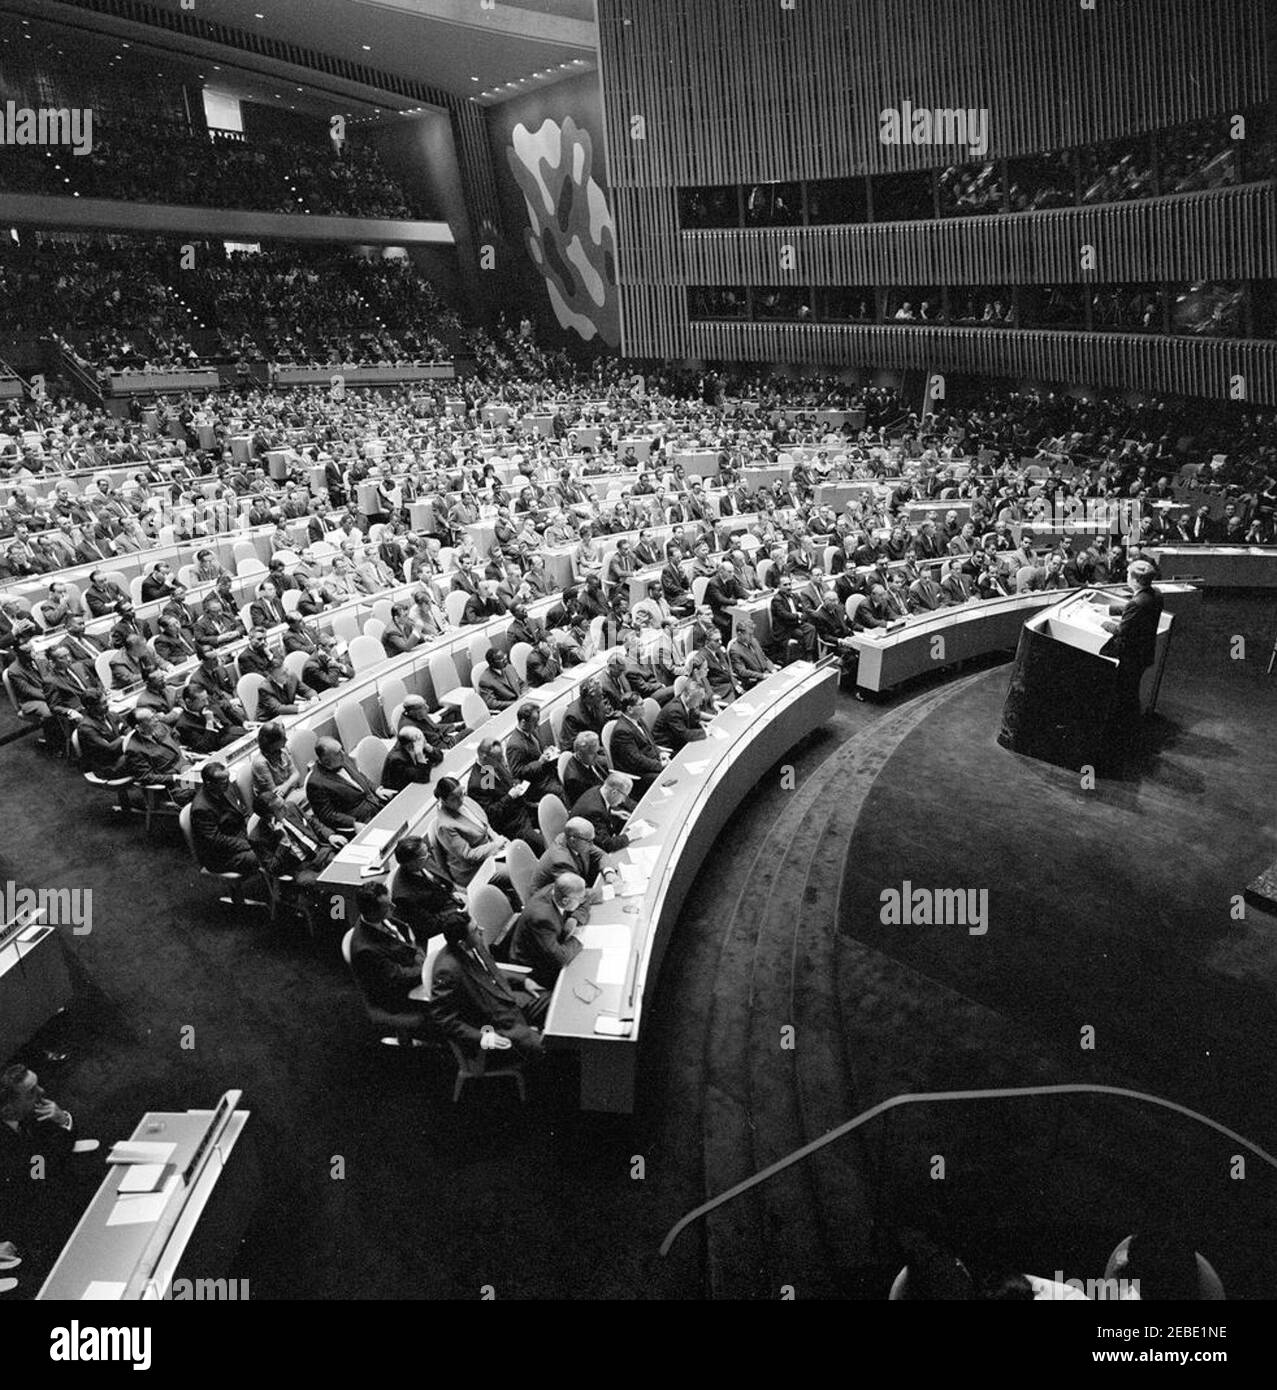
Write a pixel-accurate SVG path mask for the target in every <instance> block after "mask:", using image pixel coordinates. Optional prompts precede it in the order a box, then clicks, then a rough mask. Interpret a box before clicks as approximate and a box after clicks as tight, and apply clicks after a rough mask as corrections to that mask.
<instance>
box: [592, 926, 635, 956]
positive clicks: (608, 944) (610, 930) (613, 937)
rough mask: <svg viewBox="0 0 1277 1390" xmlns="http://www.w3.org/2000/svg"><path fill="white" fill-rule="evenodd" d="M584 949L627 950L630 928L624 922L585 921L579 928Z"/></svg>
mask: <svg viewBox="0 0 1277 1390" xmlns="http://www.w3.org/2000/svg"><path fill="white" fill-rule="evenodd" d="M579 939H580V942H581V949H582V950H584V951H604V952H607V951H628V950H629V949H630V929H629V927H628V926H627V925H626V924H625V923H624V922H587V923H586V924H585V926H583V927H582V928H581V935H580V938H579Z"/></svg>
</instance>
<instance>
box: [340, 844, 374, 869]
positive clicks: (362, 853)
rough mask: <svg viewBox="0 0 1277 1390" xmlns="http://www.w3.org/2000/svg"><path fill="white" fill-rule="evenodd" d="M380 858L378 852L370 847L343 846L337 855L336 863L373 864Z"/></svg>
mask: <svg viewBox="0 0 1277 1390" xmlns="http://www.w3.org/2000/svg"><path fill="white" fill-rule="evenodd" d="M380 858H381V855H380V854H379V853H378V851H377V850H375V849H372V848H371V847H370V846H368V845H343V846H342V847H341V849H339V850H338V851H337V854H336V862H337V863H339V864H359V865H364V864H371V863H372V862H373V860H379V859H380Z"/></svg>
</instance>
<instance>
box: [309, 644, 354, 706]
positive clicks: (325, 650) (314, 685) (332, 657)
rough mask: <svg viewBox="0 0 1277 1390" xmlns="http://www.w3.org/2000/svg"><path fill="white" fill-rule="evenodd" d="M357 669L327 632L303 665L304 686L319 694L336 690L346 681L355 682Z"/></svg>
mask: <svg viewBox="0 0 1277 1390" xmlns="http://www.w3.org/2000/svg"><path fill="white" fill-rule="evenodd" d="M354 676H355V669H354V667H353V666H351V664H350V660H349V658H348V657H346V656H344V655H342V653H341V652H339V651H338V650H337V639H336V638H335V637H333V636H332V635H331V634H330V633H327V632H325V633H324V634H323V635H322V636H321V637H320V639H319V643H318V647H317V649H316V650H315V651H314V652H312V653H311V654H310V655H309V656H308V657H307V658H306V660H305V662H304V664H303V665H302V684H303V685H305V686H308V687H309V688H310V689H311V690H314V691H316V692H317V693H319V692H322V691H325V690H335V689H336V688H337V687H338V686H339V685H341V684H342V683H343V682H344V681H348V680H353V679H354Z"/></svg>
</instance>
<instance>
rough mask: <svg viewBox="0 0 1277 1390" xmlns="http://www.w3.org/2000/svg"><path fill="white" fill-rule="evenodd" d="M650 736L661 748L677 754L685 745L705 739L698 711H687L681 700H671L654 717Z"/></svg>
mask: <svg viewBox="0 0 1277 1390" xmlns="http://www.w3.org/2000/svg"><path fill="white" fill-rule="evenodd" d="M652 736H653V737H654V738H655V739H656V741H657V743H659V744H660V745H661V746H662V747H663V748H672V749H673V750H674V752H675V753H677V752H678V750H679V749H680V748H682V747H684V746H685V745H686V744H688V743H695V742H696V741H697V740H698V739H702V738H704V737H705V730H704V729H703V728H701V716H700V711H699V710H696V711H693V710H689V709H688V708H687V706H686V705H684V704H683V702H682V700H671V701H670V702H669V704H667V705H666V706H665V707H664V709H662V710H661V712H660V714H658V715H657V716H656V723H655V725H654V726H653V728H652Z"/></svg>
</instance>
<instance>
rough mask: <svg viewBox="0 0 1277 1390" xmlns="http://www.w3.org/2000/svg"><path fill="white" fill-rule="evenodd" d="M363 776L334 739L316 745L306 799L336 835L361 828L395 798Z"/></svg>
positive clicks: (321, 740) (391, 793)
mask: <svg viewBox="0 0 1277 1390" xmlns="http://www.w3.org/2000/svg"><path fill="white" fill-rule="evenodd" d="M394 795H395V793H394V792H393V791H391V790H389V789H388V788H382V789H381V790H380V791H379V790H378V789H377V788H376V787H374V786H373V784H372V783H371V782H370V781H369V780H368V778H367V777H365V776H364V774H363V773H362V772H360V770H359V769H358V768H357V767H356V766H355V764H354V763H353V762H352V761H351V759H350V758H348V757H347V756H346V750H345V749H344V748H343V747H342V746H341V744H340V743H338V742H337V740H336V739H335V738H321V739H320V740H319V742H318V743H317V744H316V745H315V765H314V767H312V768H311V770H310V775H309V776H308V777H307V778H306V799H307V800H308V801H309V802H310V808H311V810H312V811H314V813H315V815H316V816H317V817H318V819H319V820H320V821H322V822H323V824H324V825H326V826H327V827H328V828H329V829H330V830H335V831H337V832H338V834H341V835H348V834H350V833H351V832H353V831H356V830H358V829H361V828H362V827H363V826H364V825H366V824H367V823H368V822H369V821H370V820H372V819H373V817H374V816H375V815H376V814H377V812H378V811H380V810H381V808H382V806H383V805H384V804H385V803H386V802H387V801H390V800H391V799H392V798H393V797H394Z"/></svg>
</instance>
